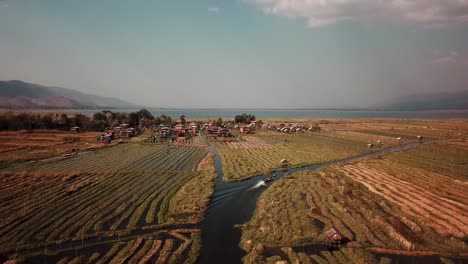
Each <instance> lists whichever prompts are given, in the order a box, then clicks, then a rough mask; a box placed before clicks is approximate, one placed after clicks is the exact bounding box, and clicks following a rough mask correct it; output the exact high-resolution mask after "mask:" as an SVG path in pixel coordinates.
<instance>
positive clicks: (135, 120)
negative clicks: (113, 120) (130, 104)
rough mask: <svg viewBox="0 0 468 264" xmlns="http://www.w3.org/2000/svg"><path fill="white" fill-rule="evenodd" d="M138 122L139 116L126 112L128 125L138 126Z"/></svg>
mask: <svg viewBox="0 0 468 264" xmlns="http://www.w3.org/2000/svg"><path fill="white" fill-rule="evenodd" d="M139 124H140V117H139V116H138V114H137V113H135V112H131V113H130V114H128V125H129V126H131V127H135V126H138V125H139Z"/></svg>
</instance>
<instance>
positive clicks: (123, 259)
mask: <svg viewBox="0 0 468 264" xmlns="http://www.w3.org/2000/svg"><path fill="white" fill-rule="evenodd" d="M97 244H98V245H99V248H100V249H101V250H94V249H95V248H93V247H89V246H87V245H86V244H83V245H81V244H77V245H73V246H70V245H66V244H65V245H54V246H50V247H48V248H47V249H46V250H45V251H43V252H40V251H39V252H37V251H36V252H35V251H34V250H33V252H31V253H30V254H28V255H27V256H20V258H19V260H24V261H26V262H27V263H36V262H37V263H42V262H43V260H47V261H48V262H55V263H113V264H117V263H195V261H196V257H197V255H198V252H199V248H200V230H198V229H174V230H170V231H157V232H154V233H149V234H147V235H140V236H132V235H129V236H123V237H119V238H118V239H115V240H109V241H99V242H98V243H97ZM38 259H40V260H41V261H37V260H38Z"/></svg>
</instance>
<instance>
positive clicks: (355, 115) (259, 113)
mask: <svg viewBox="0 0 468 264" xmlns="http://www.w3.org/2000/svg"><path fill="white" fill-rule="evenodd" d="M101 110H104V109H78V110H77V109H75V110H63V109H61V110H53V109H50V110H32V111H36V112H38V111H42V112H79V113H82V114H85V115H89V116H91V115H92V114H94V113H95V112H99V111H101ZM148 110H149V111H150V112H151V113H152V114H153V115H154V116H159V115H162V114H165V115H167V116H170V117H171V118H179V117H180V116H181V115H185V116H186V117H187V118H188V119H215V118H218V117H221V118H234V116H236V115H238V114H242V113H247V114H252V115H255V117H256V118H257V120H259V119H267V118H284V119H288V118H309V119H366V118H396V119H449V118H468V110H434V111H375V110H320V109H309V110H308V109H281V110H280V109H151V108H149V109H148ZM112 111H113V112H127V113H129V112H133V111H138V109H112Z"/></svg>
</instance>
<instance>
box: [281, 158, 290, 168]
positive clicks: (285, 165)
mask: <svg viewBox="0 0 468 264" xmlns="http://www.w3.org/2000/svg"><path fill="white" fill-rule="evenodd" d="M280 163H281V167H283V168H287V167H289V161H288V160H287V159H282V160H280Z"/></svg>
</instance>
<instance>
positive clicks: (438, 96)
mask: <svg viewBox="0 0 468 264" xmlns="http://www.w3.org/2000/svg"><path fill="white" fill-rule="evenodd" d="M395 101H396V102H395V103H392V104H390V105H389V106H388V108H389V109H392V110H409V111H414V110H467V109H468V90H465V91H460V92H451V93H449V92H447V93H430V94H419V95H413V96H406V97H404V98H400V99H397V100H395Z"/></svg>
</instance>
